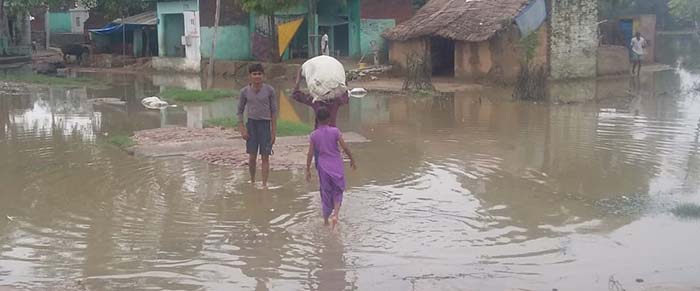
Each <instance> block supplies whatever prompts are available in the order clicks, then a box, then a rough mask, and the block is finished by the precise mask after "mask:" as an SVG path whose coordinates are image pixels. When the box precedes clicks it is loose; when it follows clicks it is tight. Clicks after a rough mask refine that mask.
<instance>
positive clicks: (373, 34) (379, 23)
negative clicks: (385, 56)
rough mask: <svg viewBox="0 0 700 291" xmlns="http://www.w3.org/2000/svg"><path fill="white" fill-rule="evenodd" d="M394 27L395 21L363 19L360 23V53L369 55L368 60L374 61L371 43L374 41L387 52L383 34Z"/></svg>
mask: <svg viewBox="0 0 700 291" xmlns="http://www.w3.org/2000/svg"><path fill="white" fill-rule="evenodd" d="M394 26H396V20H394V19H362V21H361V22H360V51H361V53H362V55H367V57H366V58H369V59H370V60H371V59H372V57H371V54H372V49H371V47H370V45H369V43H370V42H371V41H373V40H374V41H375V42H377V44H378V45H379V47H380V48H381V49H382V50H386V44H385V43H384V38H383V37H382V33H383V32H384V31H386V30H387V29H389V28H393V27H394Z"/></svg>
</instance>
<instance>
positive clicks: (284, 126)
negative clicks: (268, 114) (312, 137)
mask: <svg viewBox="0 0 700 291" xmlns="http://www.w3.org/2000/svg"><path fill="white" fill-rule="evenodd" d="M311 131H313V127H312V126H311V125H308V124H306V123H301V122H291V121H286V120H277V136H299V135H307V134H309V133H311Z"/></svg>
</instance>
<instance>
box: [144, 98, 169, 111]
mask: <svg viewBox="0 0 700 291" xmlns="http://www.w3.org/2000/svg"><path fill="white" fill-rule="evenodd" d="M141 104H142V105H143V107H146V108H148V109H163V108H166V107H176V105H170V104H168V102H165V101H163V100H160V98H158V97H156V96H151V97H146V98H143V100H141Z"/></svg>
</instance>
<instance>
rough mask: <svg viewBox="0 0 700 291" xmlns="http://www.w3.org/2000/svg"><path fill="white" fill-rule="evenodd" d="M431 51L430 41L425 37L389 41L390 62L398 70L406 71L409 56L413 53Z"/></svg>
mask: <svg viewBox="0 0 700 291" xmlns="http://www.w3.org/2000/svg"><path fill="white" fill-rule="evenodd" d="M426 50H427V51H430V42H429V41H428V40H427V39H425V38H420V39H411V40H407V41H392V42H389V63H390V64H392V65H394V70H395V71H396V72H405V71H406V64H407V57H408V56H410V55H411V54H412V53H414V54H423V53H425V51H426Z"/></svg>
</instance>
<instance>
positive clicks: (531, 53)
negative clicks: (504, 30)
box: [517, 31, 540, 64]
mask: <svg viewBox="0 0 700 291" xmlns="http://www.w3.org/2000/svg"><path fill="white" fill-rule="evenodd" d="M517 46H518V48H520V57H521V59H522V61H523V62H524V63H526V64H527V63H530V62H531V61H532V60H533V59H534V58H535V54H536V53H537V47H539V46H540V38H539V34H538V33H537V32H536V31H535V32H531V33H530V34H528V35H527V36H525V37H523V38H521V39H520V41H519V42H518V45H517Z"/></svg>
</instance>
